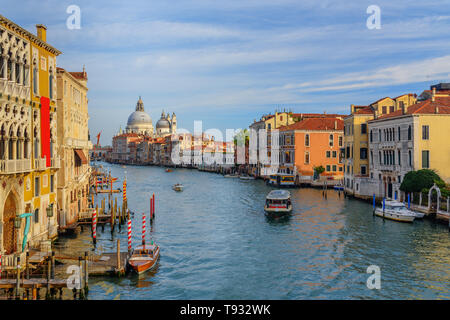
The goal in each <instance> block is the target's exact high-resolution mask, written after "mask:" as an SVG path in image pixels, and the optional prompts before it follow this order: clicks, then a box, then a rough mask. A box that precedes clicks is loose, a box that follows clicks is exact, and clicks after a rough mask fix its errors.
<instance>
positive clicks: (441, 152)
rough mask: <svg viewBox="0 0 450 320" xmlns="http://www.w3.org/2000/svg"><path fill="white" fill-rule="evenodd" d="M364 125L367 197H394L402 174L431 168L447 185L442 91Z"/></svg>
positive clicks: (449, 147) (448, 125) (447, 107)
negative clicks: (366, 132) (367, 141)
mask: <svg viewBox="0 0 450 320" xmlns="http://www.w3.org/2000/svg"><path fill="white" fill-rule="evenodd" d="M436 89H437V87H436V86H434V87H432V88H431V92H432V94H431V96H430V97H427V98H426V100H423V101H419V102H417V103H416V104H413V105H411V106H406V105H403V106H402V108H401V109H399V110H396V111H394V112H391V113H390V114H386V115H382V116H380V117H377V118H375V119H373V120H370V121H369V122H368V130H369V152H370V172H371V173H370V178H367V179H366V180H368V182H369V183H370V185H371V186H372V188H371V190H370V191H371V192H370V193H369V192H368V194H367V195H368V196H370V195H371V194H375V195H376V196H377V197H387V198H395V197H396V196H397V197H399V196H400V190H399V188H400V185H401V182H402V180H403V178H404V176H405V174H406V173H407V172H409V171H412V170H420V169H433V170H435V171H436V172H437V173H438V174H439V175H440V176H441V177H442V179H444V180H445V181H446V182H447V183H448V182H450V167H449V166H448V155H449V154H450V144H449V143H448V141H447V140H446V139H447V137H448V136H449V135H450V96H449V95H448V94H447V95H446V94H445V93H443V92H441V93H440V95H439V96H437V94H436V91H437V90H436Z"/></svg>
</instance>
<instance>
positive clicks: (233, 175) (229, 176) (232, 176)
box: [224, 174, 239, 178]
mask: <svg viewBox="0 0 450 320" xmlns="http://www.w3.org/2000/svg"><path fill="white" fill-rule="evenodd" d="M224 178H239V176H238V175H237V174H226V175H224Z"/></svg>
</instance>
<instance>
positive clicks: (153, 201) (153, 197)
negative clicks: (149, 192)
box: [152, 193, 155, 219]
mask: <svg viewBox="0 0 450 320" xmlns="http://www.w3.org/2000/svg"><path fill="white" fill-rule="evenodd" d="M154 218H155V193H153V217H152V219H154Z"/></svg>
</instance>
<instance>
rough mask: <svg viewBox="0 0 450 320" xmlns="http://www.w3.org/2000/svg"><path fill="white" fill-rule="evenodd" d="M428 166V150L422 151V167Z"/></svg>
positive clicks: (426, 167)
mask: <svg viewBox="0 0 450 320" xmlns="http://www.w3.org/2000/svg"><path fill="white" fill-rule="evenodd" d="M429 167H430V151H428V150H423V151H422V168H423V169H428V168H429Z"/></svg>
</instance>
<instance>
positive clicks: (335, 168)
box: [333, 164, 337, 172]
mask: <svg viewBox="0 0 450 320" xmlns="http://www.w3.org/2000/svg"><path fill="white" fill-rule="evenodd" d="M336 170H337V167H336V165H335V164H334V165H333V172H336Z"/></svg>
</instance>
